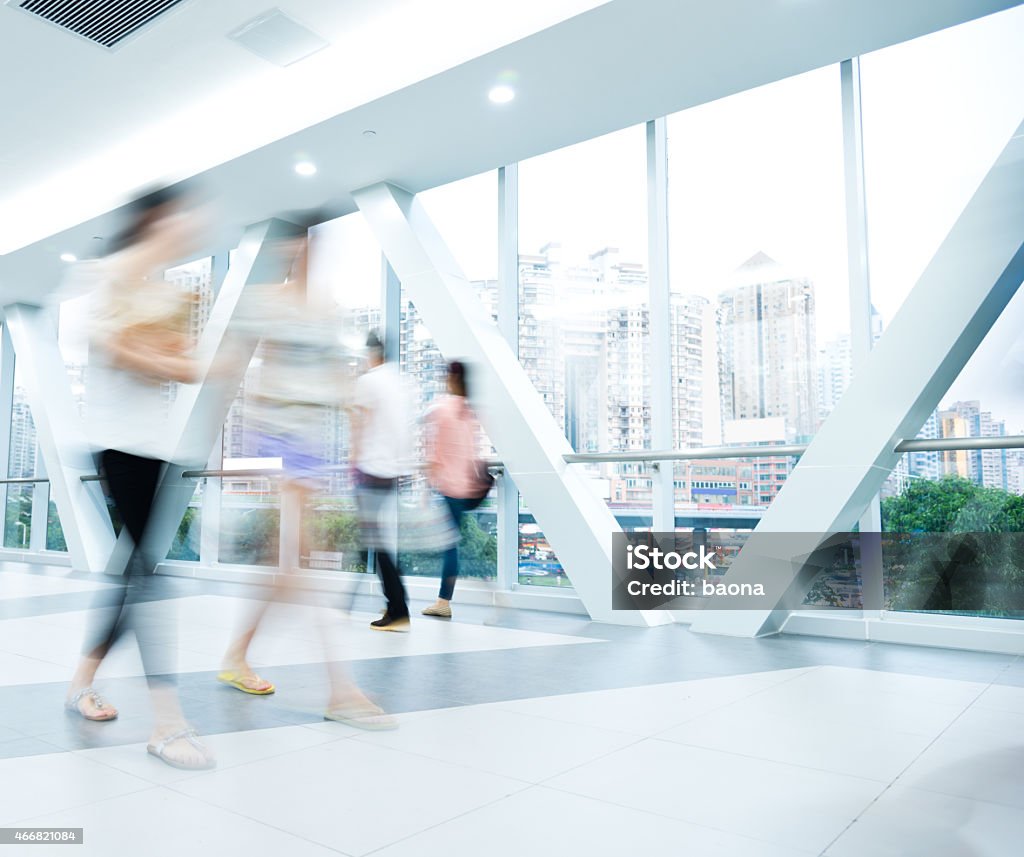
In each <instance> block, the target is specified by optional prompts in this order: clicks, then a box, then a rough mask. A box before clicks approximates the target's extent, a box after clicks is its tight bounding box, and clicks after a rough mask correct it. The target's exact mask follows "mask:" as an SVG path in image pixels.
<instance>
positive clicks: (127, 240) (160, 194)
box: [109, 183, 190, 253]
mask: <svg viewBox="0 0 1024 857" xmlns="http://www.w3.org/2000/svg"><path fill="white" fill-rule="evenodd" d="M189 191H190V188H189V187H188V186H187V185H186V184H182V183H179V184H176V185H170V186H169V187H158V188H152V189H149V190H146V191H144V192H143V193H141V194H140V195H139V196H137V197H136V198H135V199H134V200H132V201H131V202H130V203H128V206H127V214H128V225H127V226H126V227H125V228H124V229H122V230H121V232H119V233H118V234H117V235H115V236H114V237H113V238H112V239H111V241H110V245H109V250H110V252H112V253H116V252H118V251H119V250H124V249H125V248H126V247H130V246H131V245H133V244H136V243H138V242H139V241H140V240H141V239H142V237H143V235H145V233H146V230H147V229H149V227H150V226H152V225H153V223H155V222H156V221H157V219H158V218H159V217H160V213H161V212H162V211H165V210H166V208H167V206H169V205H172V204H175V203H180V202H181V201H182V200H183V199H184V198H185V197H186V196H188V195H189Z"/></svg>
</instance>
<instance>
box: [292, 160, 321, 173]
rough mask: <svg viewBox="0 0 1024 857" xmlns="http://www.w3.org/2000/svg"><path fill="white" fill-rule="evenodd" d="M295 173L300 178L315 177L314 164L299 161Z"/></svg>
mask: <svg viewBox="0 0 1024 857" xmlns="http://www.w3.org/2000/svg"><path fill="white" fill-rule="evenodd" d="M295 172H297V173H298V174H299V175H300V176H315V175H316V164H314V163H313V162H312V161H299V162H298V163H297V164H296V165H295Z"/></svg>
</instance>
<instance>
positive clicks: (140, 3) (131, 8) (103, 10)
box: [9, 0, 186, 48]
mask: <svg viewBox="0 0 1024 857" xmlns="http://www.w3.org/2000/svg"><path fill="white" fill-rule="evenodd" d="M183 2H186V0H72V2H68V0H9V3H10V5H12V6H16V7H17V8H18V9H21V10H22V11H24V12H28V13H29V14H31V15H34V16H36V17H37V18H42V19H43V20H44V21H48V22H49V23H51V24H55V25H56V26H58V27H60V28H61V29H63V30H68V31H69V32H72V33H74V34H75V35H77V36H81V37H82V38H84V39H88V40H89V41H90V42H93V43H94V44H97V45H102V46H103V47H105V48H113V47H116V46H117V45H118V43H120V42H122V41H123V40H124V39H126V38H128V36H130V35H132V34H133V33H137V32H138V31H139V30H141V29H142V28H143V27H145V26H147V25H148V24H150V23H152V22H153V21H154V20H155V19H156V18H159V17H160V16H161V15H162V14H164V12H166V11H168V10H169V9H171V8H173V7H174V6H177V5H179V4H180V3H183Z"/></svg>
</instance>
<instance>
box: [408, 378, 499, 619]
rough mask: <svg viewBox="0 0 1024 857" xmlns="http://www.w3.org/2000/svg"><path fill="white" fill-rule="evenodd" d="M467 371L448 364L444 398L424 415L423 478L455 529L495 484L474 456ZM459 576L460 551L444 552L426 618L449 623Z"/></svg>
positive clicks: (475, 430) (476, 429) (475, 434)
mask: <svg viewBox="0 0 1024 857" xmlns="http://www.w3.org/2000/svg"><path fill="white" fill-rule="evenodd" d="M468 375H469V371H468V369H467V367H466V364H465V363H463V362H461V361H459V360H453V361H452V362H451V363H449V364H448V380H447V390H448V395H446V396H442V397H441V399H440V400H439V401H438V402H437V403H436V404H435V405H434V406H433V407H431V409H430V410H429V411H428V412H427V414H426V422H427V476H428V478H429V480H430V484H431V486H432V487H433V488H434V490H435V491H437V492H438V493H439V494H441V496H442V497H444V501H445V503H446V504H447V506H448V511H449V513H450V514H451V516H452V523H453V524H454V526H455V529H456V530H459V529H460V528H461V526H462V518H463V516H464V515H465V514H466V512H469V511H472V510H473V509H475V508H476V507H477V506H479V505H480V503H481V502H483V500H484V498H485V497H486V496H487V493H488V492H489V491H490V490H491V485H493V484H494V479H493V477H491V476H490V474H489V473H488V471H487V465H486V463H485V462H484V461H483V460H482V459H481V458H480V456H479V455H478V450H479V442H480V435H481V431H480V425H479V423H478V422H477V419H476V415H475V414H474V413H473V409H472V408H471V407H470V405H469V380H468V377H467V376H468ZM458 576H459V547H458V545H457V544H455V545H452V546H451V547H450V548H448V549H447V550H446V551H445V552H444V559H443V561H442V566H441V591H440V593H439V594H438V596H437V601H436V602H435V603H434V604H431V605H430V606H429V607H425V608H424V609H423V615H424V616H438V617H440V618H444V619H450V618H451V615H452V606H451V601H452V595H453V594H454V592H455V581H456V580H457V579H458Z"/></svg>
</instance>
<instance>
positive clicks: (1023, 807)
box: [899, 785, 1024, 815]
mask: <svg viewBox="0 0 1024 857" xmlns="http://www.w3.org/2000/svg"><path fill="white" fill-rule="evenodd" d="M899 788H902V789H907V790H909V791H916V792H928V794H936V795H942V797H951V798H955V799H956V800H966V801H970V802H971V803H981V804H986V805H988V806H993V807H998V808H999V809H1010V810H1013V811H1014V812H1015V813H1017V814H1018V815H1021V814H1024V804H1014V803H1005V802H1003V801H1001V800H991V799H989V798H980V797H968V796H967V795H961V794H954V793H953V792H949V791H943V790H942V789H935V788H928V787H927V786H912V785H902V786H899Z"/></svg>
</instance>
